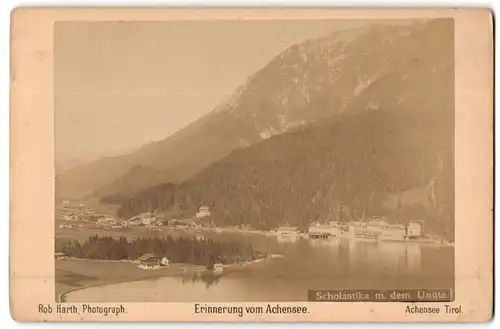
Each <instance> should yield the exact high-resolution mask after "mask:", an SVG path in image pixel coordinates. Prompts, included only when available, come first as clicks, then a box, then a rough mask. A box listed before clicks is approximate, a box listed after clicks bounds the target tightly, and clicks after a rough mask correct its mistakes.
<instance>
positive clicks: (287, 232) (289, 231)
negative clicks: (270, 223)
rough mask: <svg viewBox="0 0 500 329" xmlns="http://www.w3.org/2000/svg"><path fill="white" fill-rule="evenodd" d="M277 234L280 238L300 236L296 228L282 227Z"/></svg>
mask: <svg viewBox="0 0 500 329" xmlns="http://www.w3.org/2000/svg"><path fill="white" fill-rule="evenodd" d="M276 232H277V233H278V235H280V236H295V235H297V234H298V227H296V226H281V227H279V228H278V229H277V230H276Z"/></svg>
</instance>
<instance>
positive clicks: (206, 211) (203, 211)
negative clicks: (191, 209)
mask: <svg viewBox="0 0 500 329" xmlns="http://www.w3.org/2000/svg"><path fill="white" fill-rule="evenodd" d="M210 214H211V213H210V207H208V206H201V207H200V208H199V209H198V212H197V213H196V218H203V217H208V216H210Z"/></svg>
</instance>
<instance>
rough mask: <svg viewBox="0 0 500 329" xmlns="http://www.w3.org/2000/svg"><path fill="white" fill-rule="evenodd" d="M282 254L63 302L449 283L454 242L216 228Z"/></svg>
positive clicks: (81, 293) (285, 295)
mask: <svg viewBox="0 0 500 329" xmlns="http://www.w3.org/2000/svg"><path fill="white" fill-rule="evenodd" d="M219 238H221V239H222V238H223V239H236V238H237V239H239V240H242V241H248V243H250V244H252V246H253V247H254V249H257V250H262V251H267V252H271V253H275V254H279V255H282V256H283V257H278V258H273V259H267V260H263V261H261V262H258V263H255V264H252V265H249V266H241V267H237V266H236V267H233V268H228V269H225V270H224V273H223V274H221V275H217V274H214V273H212V272H209V271H203V272H197V273H190V274H186V275H184V276H171V277H162V278H158V279H154V280H144V281H136V282H126V283H116V284H110V285H106V286H100V287H91V288H86V289H82V290H77V291H74V292H71V293H69V294H67V296H66V301H67V302H232V301H240V302H241V301H307V291H308V290H335V289H445V288H446V289H448V288H449V289H453V288H454V248H453V247H449V246H446V247H445V246H440V245H430V244H429V245H426V244H418V243H405V242H372V241H361V240H350V239H344V238H329V239H327V240H312V239H304V240H301V239H291V238H278V237H269V236H263V235H257V234H254V235H250V234H249V235H240V234H222V235H219Z"/></svg>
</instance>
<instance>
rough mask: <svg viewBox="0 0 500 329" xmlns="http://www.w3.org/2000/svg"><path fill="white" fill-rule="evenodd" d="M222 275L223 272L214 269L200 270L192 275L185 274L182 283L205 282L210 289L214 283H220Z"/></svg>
mask: <svg viewBox="0 0 500 329" xmlns="http://www.w3.org/2000/svg"><path fill="white" fill-rule="evenodd" d="M221 277H222V273H217V272H213V271H199V272H195V273H193V274H192V275H190V276H183V277H182V279H181V280H182V283H184V284H187V283H190V284H198V283H204V284H205V287H206V288H207V289H208V288H210V286H212V285H216V284H218V283H219V280H220V279H221Z"/></svg>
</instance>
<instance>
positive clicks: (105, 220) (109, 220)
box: [97, 215, 117, 225]
mask: <svg viewBox="0 0 500 329" xmlns="http://www.w3.org/2000/svg"><path fill="white" fill-rule="evenodd" d="M116 223H117V221H116V219H115V218H114V217H113V216H110V215H103V216H100V218H99V219H98V220H97V224H101V225H116Z"/></svg>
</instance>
